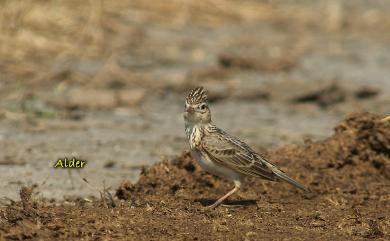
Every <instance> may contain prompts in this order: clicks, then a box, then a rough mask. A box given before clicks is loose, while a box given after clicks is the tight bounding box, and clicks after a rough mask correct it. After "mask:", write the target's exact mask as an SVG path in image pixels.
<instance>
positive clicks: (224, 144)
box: [184, 86, 308, 209]
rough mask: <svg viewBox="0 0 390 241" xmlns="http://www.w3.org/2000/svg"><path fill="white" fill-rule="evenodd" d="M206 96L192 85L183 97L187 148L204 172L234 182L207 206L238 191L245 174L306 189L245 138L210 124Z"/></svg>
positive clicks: (214, 204) (215, 205)
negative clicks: (255, 149) (251, 145)
mask: <svg viewBox="0 0 390 241" xmlns="http://www.w3.org/2000/svg"><path fill="white" fill-rule="evenodd" d="M207 99H208V98H207V92H206V90H205V89H204V88H203V87H202V86H199V87H196V88H194V89H192V90H191V91H190V93H189V94H188V95H187V97H186V101H185V109H184V123H185V125H184V126H185V133H186V137H187V139H188V142H189V146H190V152H191V155H192V157H193V158H194V159H195V160H196V161H197V162H198V163H199V165H200V166H201V167H202V169H204V170H205V171H206V172H209V173H211V174H213V175H216V176H219V177H221V178H224V179H227V180H229V181H232V182H233V183H234V188H233V189H232V190H230V191H229V192H228V193H226V194H225V195H224V196H222V197H221V198H219V199H218V200H216V201H215V203H213V204H212V205H210V206H208V207H209V208H211V209H214V208H216V207H217V206H219V205H220V204H222V203H223V202H224V200H225V199H227V198H228V197H229V196H231V195H232V194H234V193H235V192H236V191H238V190H239V189H240V187H241V184H242V182H243V179H244V178H245V177H246V176H254V177H259V178H262V179H265V180H269V181H285V182H287V183H289V184H291V185H293V186H295V187H296V188H299V189H301V190H303V191H305V192H308V189H307V188H306V187H305V186H303V185H302V184H300V183H299V182H297V181H295V180H294V179H292V178H291V177H289V176H287V175H286V174H285V173H284V172H283V171H281V170H280V169H279V168H278V167H277V166H276V165H274V164H272V163H271V162H269V161H268V160H267V159H266V158H265V157H264V156H263V155H261V154H259V153H256V152H255V151H254V150H253V149H251V148H250V147H249V146H248V145H247V144H246V143H245V142H243V141H240V140H239V139H237V138H235V137H233V136H231V135H229V134H228V133H226V132H225V131H223V130H222V129H220V128H218V127H217V126H216V125H214V124H213V122H212V120H211V111H210V108H209V105H208V100H207Z"/></svg>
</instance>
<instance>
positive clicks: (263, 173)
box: [201, 131, 278, 181]
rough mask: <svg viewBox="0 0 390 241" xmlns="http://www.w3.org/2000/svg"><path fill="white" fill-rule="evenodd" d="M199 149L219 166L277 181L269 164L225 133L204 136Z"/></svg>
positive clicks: (242, 143)
mask: <svg viewBox="0 0 390 241" xmlns="http://www.w3.org/2000/svg"><path fill="white" fill-rule="evenodd" d="M220 132H221V131H220ZM201 148H202V149H203V151H204V152H205V153H207V155H208V156H209V158H210V159H211V160H212V161H214V162H216V163H218V164H220V165H223V166H225V167H228V168H231V169H233V170H236V171H238V172H240V173H243V174H246V175H250V176H257V177H262V178H264V179H267V180H272V181H275V180H278V178H277V175H275V173H274V172H273V167H274V166H273V165H272V164H271V163H269V162H268V161H267V160H265V159H264V158H263V157H262V156H260V155H258V154H257V153H255V152H254V151H253V150H252V149H251V148H250V147H249V146H248V145H246V144H245V143H244V142H241V141H239V140H237V139H235V138H233V137H230V136H228V135H227V134H226V133H212V134H211V135H205V136H204V137H203V138H202V141H201ZM275 168H276V167H275Z"/></svg>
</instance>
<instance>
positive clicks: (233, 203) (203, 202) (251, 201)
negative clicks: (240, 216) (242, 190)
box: [194, 198, 257, 207]
mask: <svg viewBox="0 0 390 241" xmlns="http://www.w3.org/2000/svg"><path fill="white" fill-rule="evenodd" d="M194 201H195V202H198V203H200V204H201V205H202V206H204V207H207V206H210V205H212V204H214V203H215V202H216V201H217V199H208V198H199V199H195V200H194ZM256 203H257V200H255V199H249V200H248V199H247V200H225V201H224V202H223V203H222V204H221V205H223V206H231V207H244V206H252V205H256Z"/></svg>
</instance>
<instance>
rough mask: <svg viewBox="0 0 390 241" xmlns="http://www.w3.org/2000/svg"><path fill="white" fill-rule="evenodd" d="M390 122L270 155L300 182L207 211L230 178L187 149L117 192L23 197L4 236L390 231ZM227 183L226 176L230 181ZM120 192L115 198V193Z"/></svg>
mask: <svg viewBox="0 0 390 241" xmlns="http://www.w3.org/2000/svg"><path fill="white" fill-rule="evenodd" d="M389 135H390V122H389V121H381V119H380V118H378V116H375V115H372V114H367V113H359V114H353V115H350V116H349V117H348V118H347V119H346V120H344V121H343V122H342V123H340V124H339V125H338V126H337V127H336V128H335V134H334V135H333V136H332V137H330V138H327V139H325V140H322V141H316V142H313V141H307V142H306V143H305V144H304V145H299V146H298V145H289V146H285V147H283V148H280V149H278V150H276V151H274V152H270V153H268V156H269V158H270V159H271V160H278V161H277V163H278V164H279V165H280V166H281V167H283V168H284V169H286V170H288V172H289V173H290V175H292V176H293V177H294V178H296V179H297V180H299V181H300V182H301V183H303V184H305V185H306V186H307V187H308V188H309V189H310V190H311V192H310V193H301V192H300V191H297V190H296V189H293V188H292V187H291V186H289V185H287V184H282V183H265V182H264V181H261V180H258V179H250V180H247V181H248V182H247V184H246V185H245V187H244V188H243V189H242V190H241V191H240V193H239V194H238V195H236V196H234V197H233V198H231V200H230V201H228V202H226V203H225V206H221V207H219V208H217V209H215V210H210V209H207V207H206V206H207V205H209V204H211V203H212V202H213V201H215V198H217V195H220V194H221V193H223V192H226V191H227V190H228V188H229V183H227V182H225V181H223V180H220V179H217V178H215V177H213V176H210V175H209V174H207V173H205V172H203V171H202V170H201V168H200V167H199V166H198V165H197V164H196V162H195V161H194V160H193V159H192V158H191V157H190V155H189V153H184V154H183V155H181V156H179V157H177V158H176V159H174V160H165V161H162V162H159V163H157V164H155V165H153V166H152V167H150V168H146V169H144V170H143V171H142V173H141V176H140V179H139V181H138V182H137V183H135V184H131V183H129V182H124V183H122V185H121V186H120V187H119V188H118V189H117V191H116V197H113V196H112V195H111V194H110V193H109V192H107V191H106V190H102V192H101V195H102V196H101V198H100V199H97V200H89V199H83V198H79V199H77V200H72V201H70V200H69V201H70V203H66V204H65V203H61V204H59V203H57V202H55V201H42V200H41V201H38V200H34V199H33V198H32V193H33V191H34V189H32V188H26V187H25V188H22V189H21V191H20V197H21V202H16V203H12V204H10V205H8V206H7V207H6V208H4V209H2V210H1V217H2V218H1V219H0V224H1V225H0V230H1V235H2V236H1V237H3V238H5V239H10V240H21V239H33V240H35V239H36V240H39V239H48V240H49V239H51V240H52V239H56V240H67V239H94V240H111V239H114V238H115V239H130V240H161V239H162V240H226V239H228V240H259V239H260V240H264V239H266V240H278V239H283V240H290V239H292V240H347V239H349V240H350V239H353V240H357V239H382V240H388V239H389V238H390V220H389V215H390V188H389V187H390V159H389V157H390V155H389V154H390V139H389V138H388V137H389ZM230 186H231V183H230ZM117 198H119V200H118V199H117Z"/></svg>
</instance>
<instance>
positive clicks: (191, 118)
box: [184, 87, 211, 125]
mask: <svg viewBox="0 0 390 241" xmlns="http://www.w3.org/2000/svg"><path fill="white" fill-rule="evenodd" d="M184 120H185V121H186V122H187V123H189V124H193V125H197V124H208V123H210V122H211V113H210V109H209V106H208V104H207V94H206V91H205V89H204V88H203V87H196V88H195V89H193V90H191V92H190V93H189V94H188V95H187V98H186V104H185V108H184Z"/></svg>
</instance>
